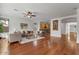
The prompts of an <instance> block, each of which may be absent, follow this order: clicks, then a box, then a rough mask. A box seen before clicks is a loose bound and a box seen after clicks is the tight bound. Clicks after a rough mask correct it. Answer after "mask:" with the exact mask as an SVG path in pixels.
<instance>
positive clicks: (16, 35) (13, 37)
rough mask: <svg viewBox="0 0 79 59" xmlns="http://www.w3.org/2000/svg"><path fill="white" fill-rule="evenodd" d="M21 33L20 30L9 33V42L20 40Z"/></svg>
mask: <svg viewBox="0 0 79 59" xmlns="http://www.w3.org/2000/svg"><path fill="white" fill-rule="evenodd" d="M21 39H22V37H21V33H20V32H15V33H12V34H10V40H9V42H16V41H21Z"/></svg>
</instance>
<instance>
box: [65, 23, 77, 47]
mask: <svg viewBox="0 0 79 59" xmlns="http://www.w3.org/2000/svg"><path fill="white" fill-rule="evenodd" d="M76 25H77V23H76V22H72V23H67V24H66V33H67V39H68V44H69V46H70V47H75V46H76V43H77V42H76V41H77V30H76Z"/></svg>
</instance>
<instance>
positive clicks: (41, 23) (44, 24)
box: [40, 22, 49, 29]
mask: <svg viewBox="0 0 79 59" xmlns="http://www.w3.org/2000/svg"><path fill="white" fill-rule="evenodd" d="M40 29H49V24H48V23H45V22H40Z"/></svg>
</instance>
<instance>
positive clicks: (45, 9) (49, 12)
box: [0, 3, 79, 19]
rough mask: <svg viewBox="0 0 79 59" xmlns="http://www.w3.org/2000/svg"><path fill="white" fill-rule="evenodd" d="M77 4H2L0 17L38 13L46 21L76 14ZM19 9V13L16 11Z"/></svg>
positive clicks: (78, 6) (78, 5)
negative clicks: (29, 12)
mask: <svg viewBox="0 0 79 59" xmlns="http://www.w3.org/2000/svg"><path fill="white" fill-rule="evenodd" d="M75 8H79V4H77V3H8V4H7V3H2V4H1V3H0V10H1V11H0V15H17V16H22V13H23V12H24V11H25V10H26V11H32V12H36V15H37V16H41V17H42V18H44V19H46V18H47V19H49V18H55V17H62V16H68V15H73V14H76V9H75ZM14 9H17V11H14Z"/></svg>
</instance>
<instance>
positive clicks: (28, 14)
mask: <svg viewBox="0 0 79 59" xmlns="http://www.w3.org/2000/svg"><path fill="white" fill-rule="evenodd" d="M24 14H25V15H24V16H27V17H29V18H32V17H36V15H35V14H33V12H30V11H28V12H26V11H25V13H24Z"/></svg>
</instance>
